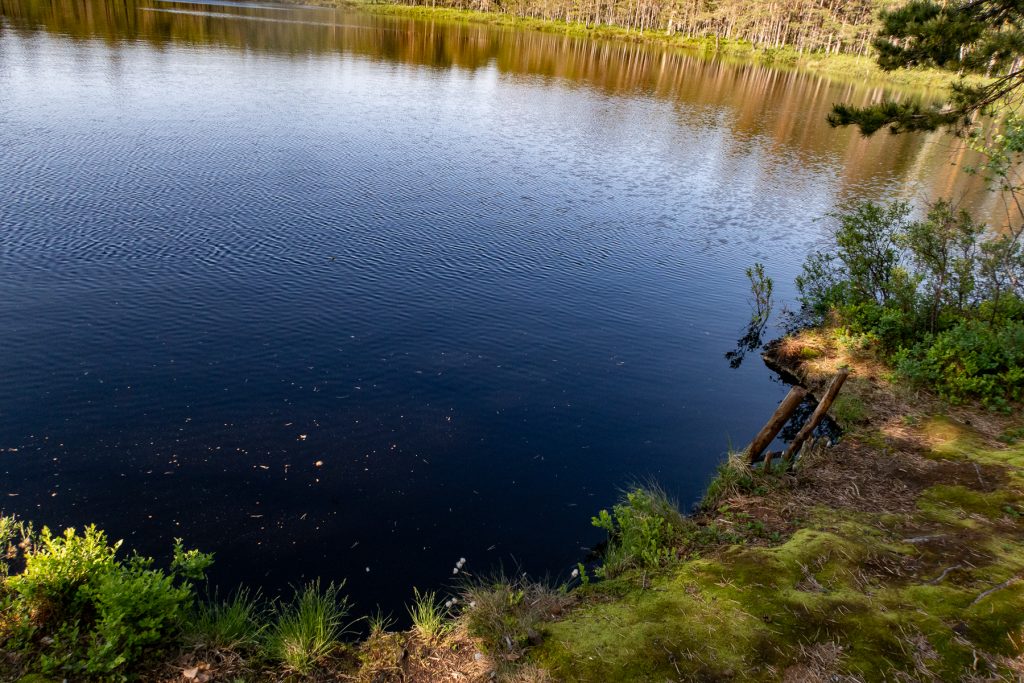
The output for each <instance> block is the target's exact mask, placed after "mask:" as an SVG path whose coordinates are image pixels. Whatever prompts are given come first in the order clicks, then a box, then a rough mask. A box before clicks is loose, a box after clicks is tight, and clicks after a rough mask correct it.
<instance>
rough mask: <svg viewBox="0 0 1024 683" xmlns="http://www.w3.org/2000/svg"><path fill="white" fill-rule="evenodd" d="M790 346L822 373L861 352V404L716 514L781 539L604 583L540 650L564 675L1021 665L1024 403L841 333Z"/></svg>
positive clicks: (876, 672) (858, 676)
mask: <svg viewBox="0 0 1024 683" xmlns="http://www.w3.org/2000/svg"><path fill="white" fill-rule="evenodd" d="M773 355H774V362H776V363H781V364H784V365H786V366H787V367H788V368H789V369H790V370H791V371H792V372H794V373H796V374H798V376H800V377H801V379H802V380H803V381H804V382H805V383H806V384H807V385H808V386H810V387H812V388H820V387H821V386H822V385H823V383H824V382H826V381H827V380H828V378H829V377H831V375H832V374H833V373H834V371H835V369H836V368H837V367H838V365H840V364H845V365H849V366H850V367H851V369H852V371H853V374H852V378H851V380H850V381H849V382H848V384H847V387H846V388H845V389H844V392H845V396H846V397H847V398H846V400H845V404H846V405H845V408H843V404H840V405H839V406H837V408H838V410H837V412H838V413H839V414H840V415H841V414H842V413H843V412H844V411H845V412H847V413H848V414H852V415H854V416H855V417H856V422H855V424H852V425H848V431H847V435H846V437H845V438H844V439H843V440H842V441H840V443H839V444H837V445H835V446H834V447H831V448H827V449H818V450H816V451H814V452H811V453H806V454H805V456H804V458H803V460H802V461H801V462H800V463H799V465H798V467H797V470H796V472H795V474H794V476H793V477H791V478H786V479H785V480H779V481H777V482H776V483H775V485H773V486H770V487H768V488H769V489H770V490H769V491H768V492H767V493H764V494H763V495H749V494H739V495H735V496H733V497H732V498H729V499H726V500H723V501H720V505H719V508H718V509H717V510H715V511H712V512H711V513H709V514H707V515H705V516H704V519H702V523H704V524H716V525H718V526H720V527H721V526H725V525H728V524H729V523H730V521H731V520H735V519H736V517H737V515H738V514H742V515H743V518H744V519H745V520H747V521H746V525H747V526H748V527H749V526H750V520H754V521H755V522H758V523H759V524H757V526H758V528H763V529H768V530H775V532H776V534H775V536H774V538H778V539H779V541H778V542H774V543H773V542H772V541H771V540H770V539H771V538H772V536H770V535H766V534H764V533H761V534H759V535H757V536H756V537H752V538H750V539H749V540H748V541H747V542H744V543H739V544H733V545H726V546H723V547H720V548H718V549H711V550H708V551H706V552H704V553H702V554H701V556H699V557H696V558H692V559H687V560H684V561H680V562H678V563H676V564H675V565H674V566H670V567H668V568H665V569H662V570H659V571H657V572H653V573H652V572H650V571H648V572H640V571H634V572H632V573H627V574H625V575H623V576H621V577H619V578H617V579H615V580H613V581H607V582H603V583H594V584H591V585H589V586H588V587H587V588H585V589H581V590H580V591H578V594H579V602H578V605H577V607H576V608H575V609H574V610H573V611H572V612H570V613H569V615H568V616H566V617H565V618H563V619H561V620H559V621H556V622H554V623H551V624H550V625H549V626H548V631H547V637H546V639H545V640H544V642H543V644H542V645H541V646H539V647H538V648H535V649H534V650H533V651H531V653H530V658H531V659H532V660H533V661H534V662H535V663H536V664H538V665H540V666H542V667H543V668H544V669H546V670H547V671H548V672H549V673H550V674H551V676H552V678H554V679H555V680H565V681H669V680H671V681H676V680H701V681H705V680H706V681H716V680H737V681H747V680H750V681H762V680H765V681H768V680H787V681H814V680H821V681H826V680H830V681H831V680H844V681H845V680H850V681H855V680H856V681H884V680H941V681H969V680H977V681H983V680H986V681H987V680H1006V681H1016V680H1022V678H1021V677H1022V676H1024V441H1016V442H1014V439H1012V438H1006V435H1007V434H1011V435H1012V434H1015V433H1017V432H1016V431H1015V430H1017V429H1019V425H1020V421H1021V416H1020V415H1019V414H1017V415H1011V416H1008V417H1002V416H996V415H993V414H990V413H985V412H982V411H978V410H972V409H971V408H963V407H962V408H956V409H951V408H948V407H946V406H944V405H942V404H941V403H939V402H937V401H933V400H931V399H930V398H929V397H927V396H924V395H910V394H907V393H905V392H902V391H900V390H899V388H897V387H894V386H892V385H890V384H889V383H888V382H887V381H886V379H885V374H886V372H885V368H884V367H883V366H881V365H880V364H878V363H877V362H875V361H874V360H873V358H872V357H871V354H870V353H869V352H866V351H863V350H860V349H858V348H856V345H855V344H853V343H852V342H851V343H848V344H844V343H843V341H842V340H841V339H837V337H836V335H834V334H831V333H822V332H814V333H811V332H809V333H805V334H803V335H801V336H799V337H796V338H793V339H789V340H787V341H786V342H785V343H784V344H782V345H780V346H779V347H776V348H775V349H774V351H773ZM851 406H856V408H855V409H854V408H851ZM1000 437H1002V439H1000ZM1006 441H1011V442H1013V443H1004V442H1006ZM740 511H742V512H740Z"/></svg>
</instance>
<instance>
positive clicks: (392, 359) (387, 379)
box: [0, 0, 987, 612]
mask: <svg viewBox="0 0 1024 683" xmlns="http://www.w3.org/2000/svg"><path fill="white" fill-rule="evenodd" d="M877 94H878V91H877V89H875V88H873V87H870V86H868V85H858V84H837V83H831V82H829V81H827V80H823V79H820V78H818V77H816V76H814V75H809V74H803V73H798V72H787V71H778V70H773V69H770V68H766V67H763V66H756V65H750V64H730V63H724V62H716V61H703V60H701V59H699V58H698V57H696V56H693V55H688V54H686V53H683V52H677V51H676V52H674V51H666V50H664V49H661V48H655V47H643V46H637V45H631V44H624V43H605V42H587V41H580V40H575V39H567V38H564V37H560V36H557V35H552V34H544V33H535V32H517V31H513V30H510V29H498V28H490V27H484V26H477V25H460V24H443V23H432V22H426V21H416V20H411V19H403V18H394V17H386V16H380V15H375V14H371V13H366V12H360V11H355V10H344V11H342V10H331V9H322V8H292V7H278V6H273V5H268V4H240V5H239V4H230V3H205V4H192V3H181V2H178V3H167V2H158V1H156V0H154V1H153V2H135V1H134V0H127V1H126V2H116V3H114V2H101V1H98V0H97V1H94V0H80V1H70V0H53V1H52V2H49V1H47V2H41V1H40V2H37V1H35V0H0V496H2V497H0V500H2V503H0V504H2V506H3V510H4V511H6V512H8V513H17V514H19V515H22V516H24V517H27V518H31V519H33V520H35V521H36V522H37V523H39V524H42V523H46V524H50V525H69V524H75V525H81V524H83V523H86V522H96V523H97V524H99V525H100V526H102V527H103V528H105V529H107V530H108V531H109V532H110V533H111V535H113V536H114V537H116V538H125V539H126V542H127V543H128V544H129V545H130V546H132V547H135V548H137V549H139V550H141V551H143V552H148V553H156V554H165V551H166V549H167V548H168V547H169V544H170V543H171V539H173V538H174V537H183V538H185V539H187V541H188V542H189V543H190V544H192V545H197V546H199V547H201V548H203V549H205V550H210V551H214V552H215V553H216V555H217V566H216V570H215V572H214V578H215V579H216V580H217V581H218V582H220V583H221V584H233V583H236V582H239V581H245V582H248V583H253V584H257V585H261V586H263V587H264V588H265V589H266V590H267V591H269V592H271V593H273V592H275V591H277V590H280V589H282V588H283V587H285V586H287V585H288V584H290V583H293V582H297V581H301V580H303V579H304V578H307V577H311V576H318V575H319V576H323V577H324V578H325V579H334V580H340V579H343V578H344V579H347V581H348V590H349V592H350V593H351V594H352V595H353V596H354V597H355V598H356V599H357V601H358V603H359V609H360V610H361V611H363V612H366V611H368V610H369V609H370V608H371V607H372V606H373V605H374V604H375V603H381V604H383V605H385V606H386V607H388V608H389V609H393V610H398V609H401V608H400V605H401V601H402V600H404V599H406V598H407V597H409V596H410V595H411V592H412V587H413V586H414V585H416V586H419V587H420V588H425V587H441V586H444V585H446V583H447V582H450V581H451V579H452V567H453V566H454V564H455V562H456V561H457V560H458V559H459V558H460V557H465V558H467V560H468V563H467V565H466V569H467V570H469V571H470V572H477V573H478V572H481V571H485V570H489V569H493V568H496V567H497V566H498V565H499V564H503V565H504V566H505V568H506V569H511V568H514V567H517V566H518V567H521V568H523V569H525V570H528V571H530V572H531V573H537V574H543V573H550V574H551V575H553V576H556V577H562V578H565V577H566V576H567V574H568V572H569V571H570V570H571V568H572V567H573V566H574V565H575V563H576V562H577V561H579V560H581V559H584V558H585V557H586V552H587V550H586V549H587V548H588V547H590V546H592V545H593V544H594V543H596V542H598V541H599V540H601V532H599V531H598V530H596V529H594V528H592V527H591V526H590V524H589V520H590V516H591V514H593V513H594V512H595V511H596V510H597V509H599V508H601V507H604V506H608V505H609V504H611V503H612V502H613V501H614V499H615V497H616V496H617V494H618V492H619V491H620V490H621V488H622V487H624V486H626V485H627V484H629V483H630V482H633V481H639V480H645V479H648V478H654V479H656V480H658V481H659V482H661V484H662V485H663V486H664V487H665V488H666V489H668V490H669V491H670V492H671V493H672V494H674V495H676V496H678V497H679V499H680V500H681V501H682V502H683V503H684V504H689V503H691V502H693V501H694V500H696V499H697V498H698V497H699V495H700V493H701V491H702V489H703V487H704V485H705V483H706V482H707V480H708V479H709V478H710V476H711V474H712V471H713V469H714V468H715V466H716V465H717V463H718V462H719V461H720V460H721V459H722V458H723V455H724V452H725V450H726V448H727V447H728V445H729V444H730V443H731V444H733V445H734V446H742V445H744V444H745V443H746V442H747V440H749V439H750V437H751V435H752V434H753V433H754V432H755V431H756V430H757V429H758V428H759V427H760V426H761V424H762V423H763V421H764V420H765V419H766V418H767V416H768V414H769V413H770V412H771V410H772V409H773V408H774V406H775V404H776V403H777V402H778V401H779V400H780V398H781V397H782V396H783V395H784V393H785V392H786V387H785V386H784V385H783V384H782V383H781V382H780V381H779V380H778V378H777V377H775V376H774V375H773V374H772V373H771V372H770V371H769V370H768V369H766V368H765V367H764V366H763V364H762V363H761V362H760V360H759V359H758V358H757V357H756V355H755V356H754V357H753V358H748V360H747V361H746V362H745V363H743V364H742V365H741V366H740V367H739V368H737V369H732V368H730V366H729V363H728V362H727V361H726V360H725V358H724V357H723V356H724V353H725V352H727V351H729V350H730V349H731V348H733V347H734V345H735V343H736V339H737V337H738V336H739V335H740V333H741V332H742V330H743V327H744V324H745V323H746V321H747V319H748V317H749V315H750V309H749V305H748V302H747V294H748V290H747V282H746V279H745V276H744V272H743V270H744V268H745V267H746V266H748V265H750V264H751V263H753V262H754V261H755V260H761V261H763V262H765V263H766V264H767V268H768V271H769V274H771V275H773V276H774V277H775V279H776V283H777V294H778V298H779V299H782V300H788V301H790V302H791V303H792V302H793V299H794V291H793V287H792V284H791V283H792V279H793V276H794V275H795V274H796V272H797V270H798V267H799V264H800V262H801V260H802V258H803V255H804V254H805V253H806V252H807V251H808V250H809V249H810V248H811V247H812V246H813V245H814V244H815V243H817V242H818V241H820V239H821V237H822V235H823V234H824V230H825V224H824V223H823V222H822V221H821V220H820V218H821V217H822V216H823V215H824V214H826V213H827V212H828V211H830V210H833V209H835V208H836V207H837V206H840V205H841V204H842V203H844V202H847V201H850V200H852V199H855V198H858V197H888V196H897V195H898V196H911V197H917V198H927V197H930V196H936V195H938V194H943V193H951V192H952V193H962V192H967V193H968V196H969V198H970V199H971V201H973V202H974V203H975V204H978V203H980V202H983V201H987V200H985V199H984V197H983V196H981V195H978V193H977V192H976V191H975V190H972V188H971V187H970V186H969V185H968V184H966V183H965V179H964V177H963V176H962V175H961V174H960V173H959V171H958V170H957V169H956V168H955V167H954V166H951V165H950V156H949V152H950V148H951V144H950V143H949V141H948V140H947V139H946V138H943V137H941V136H931V137H927V138H926V137H920V136H906V137H899V138H894V137H888V136H884V135H883V136H878V137H877V138H874V139H871V140H864V139H862V138H860V137H859V136H858V135H857V134H856V133H855V132H853V131H849V130H839V131H836V130H831V129H829V128H828V126H827V125H826V124H825V121H824V117H825V114H826V113H827V111H828V109H829V107H830V105H831V103H832V102H834V101H839V100H852V101H856V102H864V101H867V100H869V99H870V98H872V97H875V96H877Z"/></svg>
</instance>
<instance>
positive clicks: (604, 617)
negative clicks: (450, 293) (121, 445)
mask: <svg viewBox="0 0 1024 683" xmlns="http://www.w3.org/2000/svg"><path fill="white" fill-rule="evenodd" d="M769 357H770V362H771V363H772V364H774V365H776V366H778V367H782V368H785V369H786V370H787V371H788V372H790V373H791V374H793V375H795V376H797V377H799V378H800V379H801V381H802V382H803V383H804V384H805V385H806V386H807V387H809V388H811V389H812V390H815V391H820V390H821V389H822V387H823V386H824V384H825V383H826V382H827V381H828V380H829V379H830V378H831V377H832V376H833V374H834V373H835V372H836V371H837V369H838V368H839V367H847V368H849V369H850V370H851V378H850V380H849V381H848V382H847V384H846V386H845V387H844V390H843V394H841V399H840V400H839V401H837V402H836V404H835V405H834V407H833V415H834V416H835V417H836V419H838V420H839V421H840V422H841V423H842V424H843V426H844V427H845V428H846V430H847V431H846V435H845V436H844V438H843V439H842V440H841V441H840V442H839V443H838V444H837V445H835V446H834V447H831V448H825V447H822V446H818V447H815V448H814V449H812V450H809V451H807V452H805V453H804V455H803V457H802V458H801V460H800V461H799V464H798V466H797V467H796V469H795V470H794V471H792V472H783V471H779V470H773V471H771V472H762V471H760V470H759V469H756V468H755V469H751V468H749V467H747V466H745V465H743V464H742V462H741V461H739V460H738V459H735V458H734V459H732V460H730V461H729V462H727V463H724V464H723V465H722V468H721V470H720V473H719V475H718V477H717V478H716V479H715V480H714V481H713V482H711V485H710V487H709V489H708V495H707V496H706V497H705V499H704V501H703V502H702V504H701V506H700V510H699V512H697V513H696V514H694V515H692V516H683V515H681V514H680V513H679V512H678V510H676V509H675V508H674V507H673V506H671V505H670V504H669V503H668V501H666V499H665V498H664V496H663V495H662V494H660V493H659V492H658V491H657V490H656V489H653V490H652V489H647V490H638V491H634V492H632V493H631V494H630V495H629V496H628V497H627V498H626V499H624V500H623V501H622V502H621V503H620V504H619V505H616V506H615V507H613V508H611V509H610V511H606V512H604V513H602V514H600V515H598V516H597V517H596V518H595V523H596V524H598V525H601V526H604V527H605V528H607V529H609V530H610V531H611V532H612V537H611V540H612V543H611V548H610V552H609V554H608V556H606V559H605V561H604V563H603V564H602V565H601V566H599V567H598V568H597V570H596V572H595V571H594V570H593V568H591V569H589V570H588V569H587V568H586V567H581V568H580V570H578V571H577V573H576V575H575V576H574V577H573V578H572V579H571V580H570V582H569V583H568V584H566V585H559V586H551V585H546V584H544V583H540V582H533V581H530V580H528V579H526V578H524V577H513V578H509V577H501V576H495V577H491V578H488V579H483V580H476V581H474V582H470V583H464V584H460V585H458V586H457V587H456V588H454V589H453V590H452V592H451V594H450V595H446V596H443V597H441V596H437V595H435V594H433V593H416V594H414V595H411V596H410V597H411V598H413V601H412V602H411V605H410V614H411V615H412V619H413V622H414V626H413V628H411V629H410V630H408V631H393V630H390V628H389V623H390V622H389V620H388V619H387V618H385V617H381V616H379V615H378V616H373V617H364V619H362V620H359V619H356V618H355V615H352V614H351V613H350V610H349V607H348V605H347V603H346V602H345V600H344V597H343V588H340V587H338V586H336V585H326V584H317V583H314V584H310V585H309V586H307V587H305V588H304V589H302V590H300V591H299V592H298V594H297V595H296V596H295V597H294V598H293V599H291V600H286V601H283V602H282V601H266V600H262V599H260V598H259V596H258V595H256V594H251V593H245V592H242V593H238V594H235V595H233V596H230V597H228V598H227V600H223V599H222V600H220V601H218V600H212V601H211V600H210V599H208V598H202V599H199V597H198V596H200V595H202V594H203V590H202V589H201V583H202V579H201V575H202V571H203V570H204V568H205V567H206V566H207V564H208V562H209V558H208V557H207V556H205V555H203V554H201V553H196V552H189V551H186V550H184V549H183V548H182V547H180V546H179V547H178V549H177V550H176V552H175V562H174V565H173V567H172V568H171V570H170V571H167V572H164V571H161V570H158V569H155V568H154V567H153V566H152V564H151V563H150V562H149V561H147V560H144V559H142V558H133V557H131V556H129V555H128V554H127V553H126V552H124V551H123V550H121V549H120V548H119V547H118V544H111V543H110V542H109V540H108V539H106V538H105V537H104V536H103V535H102V533H101V532H99V531H97V530H92V529H90V530H87V531H86V532H85V533H84V534H81V533H79V534H74V535H73V534H71V533H68V532H66V533H65V534H63V535H50V534H48V533H47V532H43V533H37V532H33V533H30V534H28V535H24V536H23V534H22V532H23V531H26V530H25V529H24V527H22V526H19V525H18V524H16V523H14V522H13V521H12V520H9V519H8V520H6V522H5V525H6V526H5V527H4V531H5V533H6V534H7V540H6V541H5V546H7V552H6V557H7V560H6V562H5V566H7V567H8V568H9V569H10V573H9V575H6V576H5V577H4V579H3V583H2V585H0V643H2V648H0V656H2V657H3V660H2V661H3V664H4V665H3V667H0V668H2V670H3V671H6V672H7V673H6V674H0V680H5V681H24V682H25V683H29V682H33V683H40V682H42V681H59V680H62V679H67V680H160V681H197V680H198V681H211V680H226V681H271V680H282V679H284V678H288V677H292V679H294V680H342V679H343V680H356V681H437V680H453V679H458V680H469V681H487V680H492V677H494V676H496V677H497V678H498V680H507V681H654V680H658V681H661V680H738V681H761V680H792V681H831V680H843V681H873V680H977V681H1013V680H1019V676H1020V675H1021V674H1022V673H1024V417H1022V416H1021V415H1020V413H1019V412H1016V413H1011V414H1006V413H1001V412H993V411H990V410H985V409H982V408H980V407H971V406H968V405H962V406H956V407H953V406H950V405H949V404H947V403H945V402H943V401H941V400H940V399H938V398H934V397H931V396H930V395H928V394H925V393H921V392H915V391H910V390H907V389H906V388H904V387H902V386H901V385H899V384H894V383H892V382H891V381H890V380H889V379H887V378H888V377H890V369H889V367H888V366H887V365H885V364H884V363H883V362H882V361H881V360H880V359H879V357H878V356H877V354H876V353H875V352H874V351H872V350H871V349H870V348H868V347H865V346H864V345H863V344H861V343H860V342H859V341H858V340H857V339H856V338H853V337H850V336H849V335H847V334H846V333H845V332H844V331H843V330H842V329H839V328H819V329H815V330H808V331H805V332H802V333H799V334H797V335H795V336H791V337H788V338H785V339H784V340H782V341H780V342H779V343H777V344H775V345H773V346H772V347H771V348H770V351H769ZM588 571H589V575H588ZM595 574H596V575H595ZM359 634H362V635H359ZM367 634H368V635H367Z"/></svg>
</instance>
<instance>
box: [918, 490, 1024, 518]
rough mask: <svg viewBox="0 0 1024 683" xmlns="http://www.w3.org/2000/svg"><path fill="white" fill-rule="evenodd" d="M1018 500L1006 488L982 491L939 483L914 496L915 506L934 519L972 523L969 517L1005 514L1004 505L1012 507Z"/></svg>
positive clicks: (988, 516) (999, 516)
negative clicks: (915, 498) (916, 496)
mask: <svg viewBox="0 0 1024 683" xmlns="http://www.w3.org/2000/svg"><path fill="white" fill-rule="evenodd" d="M1019 500H1020V497H1019V496H1017V495H1014V494H1013V493H1012V492H1010V491H1005V490H1002V491H993V492H992V493H982V492H981V491H976V490H974V489H969V488H967V487H965V486H948V485H939V486H932V487H931V488H928V489H926V490H925V491H924V492H923V493H922V494H921V496H920V498H918V499H917V507H918V509H919V510H921V511H922V512H924V513H926V514H928V515H929V516H930V517H931V518H932V519H934V520H936V521H940V522H943V523H946V524H954V525H962V526H975V521H974V520H973V519H971V517H973V516H975V515H980V516H982V517H985V518H988V519H999V518H1001V517H1003V516H1005V515H1006V514H1007V513H1006V511H1005V508H1006V507H1008V506H1009V507H1011V508H1012V507H1013V506H1014V505H1015V504H1016V503H1018V502H1019Z"/></svg>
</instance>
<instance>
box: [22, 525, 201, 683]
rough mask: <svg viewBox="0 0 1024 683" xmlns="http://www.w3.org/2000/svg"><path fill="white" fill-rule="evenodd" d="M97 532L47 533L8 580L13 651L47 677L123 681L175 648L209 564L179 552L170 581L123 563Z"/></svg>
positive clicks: (137, 560)
mask: <svg viewBox="0 0 1024 683" xmlns="http://www.w3.org/2000/svg"><path fill="white" fill-rule="evenodd" d="M120 546H121V542H120V541H118V542H116V543H113V544H111V543H110V542H109V541H108V539H107V537H106V534H104V533H103V532H102V531H100V530H99V529H97V528H96V527H95V526H89V527H86V528H85V530H84V533H83V534H82V535H79V534H78V533H77V532H76V531H75V530H74V529H67V530H65V531H64V533H63V534H61V535H59V536H58V535H54V534H53V533H52V532H51V531H50V530H49V529H48V528H45V527H44V528H43V530H42V531H41V532H40V533H39V535H38V537H37V538H35V539H32V543H31V544H30V545H29V546H28V547H27V549H26V553H25V558H24V565H25V566H24V569H23V570H22V571H21V572H20V573H18V574H15V575H13V576H10V577H8V578H7V580H6V582H5V585H6V588H7V590H9V591H10V593H11V596H12V597H11V602H10V606H9V610H10V612H11V613H12V616H13V622H14V623H15V626H14V632H13V633H12V634H10V635H11V638H10V640H9V642H8V645H9V646H13V647H14V648H15V649H18V650H20V651H21V653H22V655H23V656H24V657H26V658H28V659H29V660H31V661H34V662H35V665H36V668H38V669H39V670H40V671H41V672H43V673H45V674H48V675H60V676H64V677H73V678H78V677H81V676H82V675H90V676H94V677H98V678H103V679H106V678H123V677H125V676H126V672H127V671H130V670H131V668H132V667H133V666H134V665H136V664H138V663H139V662H140V661H141V660H142V659H143V658H144V657H145V656H146V654H147V653H148V652H149V651H151V650H153V649H154V648H156V647H158V646H167V645H173V644H174V642H176V641H177V640H178V638H179V637H180V634H181V627H182V624H183V622H184V617H185V615H186V613H187V611H188V609H189V608H190V607H191V605H192V602H193V586H192V582H193V581H196V580H199V579H201V578H202V577H203V572H204V571H205V569H206V568H207V567H209V565H210V564H211V563H212V561H213V560H212V556H210V555H206V554H203V553H199V552H197V551H186V550H185V549H184V548H183V547H182V546H181V542H180V541H177V542H176V545H175V553H174V554H175V561H174V562H173V563H172V569H171V571H170V573H165V572H164V571H163V570H160V569H155V568H154V567H153V560H152V559H151V558H146V557H142V556H139V555H133V556H132V557H130V558H129V559H127V560H126V561H122V560H120V559H118V557H117V553H118V549H119V548H120Z"/></svg>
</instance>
